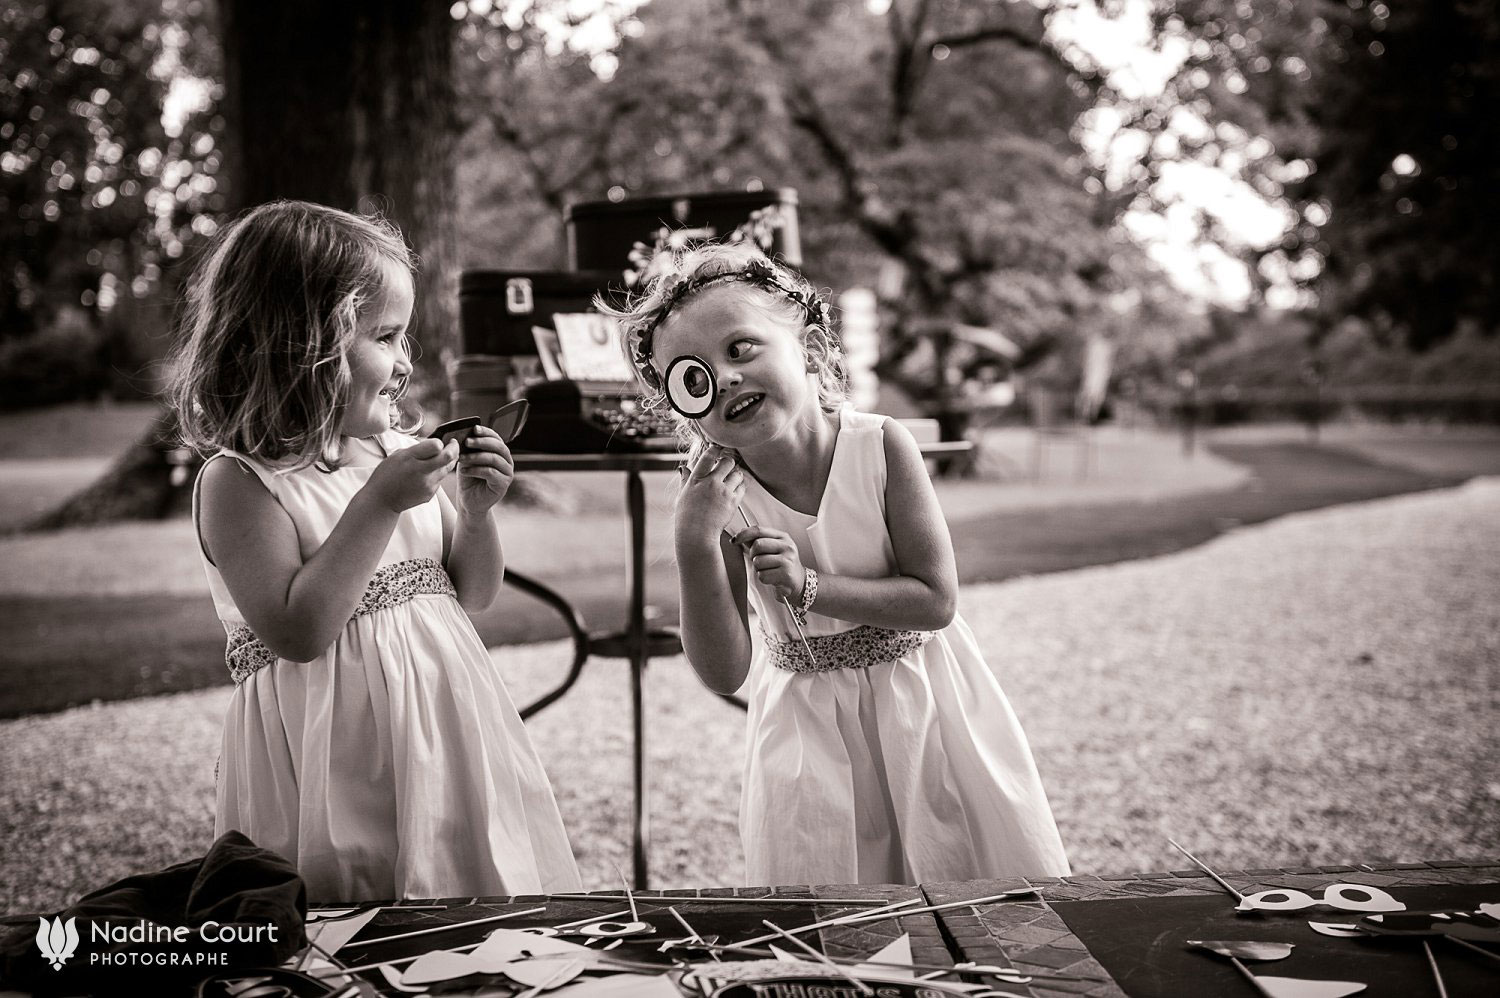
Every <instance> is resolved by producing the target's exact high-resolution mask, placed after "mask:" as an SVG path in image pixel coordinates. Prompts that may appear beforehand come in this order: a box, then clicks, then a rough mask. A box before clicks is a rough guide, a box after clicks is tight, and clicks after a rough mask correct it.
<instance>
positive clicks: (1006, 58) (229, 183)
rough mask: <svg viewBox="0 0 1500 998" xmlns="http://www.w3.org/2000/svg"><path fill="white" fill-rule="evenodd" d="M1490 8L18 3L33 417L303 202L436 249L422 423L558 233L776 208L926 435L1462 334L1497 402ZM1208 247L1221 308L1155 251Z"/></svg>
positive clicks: (122, 375)
mask: <svg viewBox="0 0 1500 998" xmlns="http://www.w3.org/2000/svg"><path fill="white" fill-rule="evenodd" d="M1492 7H1493V5H1492V4H1485V3H1481V2H1479V0H1421V2H1416V3H1411V4H1406V5H1402V6H1401V9H1400V10H1399V11H1395V9H1394V8H1392V7H1388V6H1387V5H1386V4H1385V3H1382V2H1379V0H1376V2H1367V0H1306V2H1303V0H1297V2H1293V0H1161V2H1157V3H1153V4H1151V5H1149V7H1148V6H1146V5H1143V4H1142V3H1140V2H1137V0H863V2H855V0H715V2H711V3H703V2H694V0H654V2H650V3H645V2H642V0H593V2H587V3H585V2H580V0H510V2H504V3H496V2H494V0H466V2H463V3H454V4H452V5H446V4H441V3H431V2H424V0H372V2H370V3H365V4H352V3H327V4H307V3H301V4H298V3H293V2H290V0H270V2H254V0H122V2H106V0H0V23H3V24H4V26H5V31H4V32H3V38H0V115H3V118H0V198H3V199H4V206H5V208H6V210H5V211H4V212H0V254H3V256H4V260H3V264H4V266H3V269H0V317H3V325H0V376H3V377H4V381H5V384H6V392H5V402H4V404H6V405H19V404H32V403H36V402H40V401H44V398H43V397H42V395H38V394H37V392H38V391H41V389H42V386H44V385H48V384H51V385H53V386H54V387H50V388H46V389H45V391H44V392H43V393H42V394H43V395H45V398H46V399H57V398H62V397H74V398H78V397H94V396H97V395H98V394H99V393H101V392H105V393H108V394H114V395H120V394H128V393H129V392H131V391H146V390H149V389H150V388H151V387H152V386H153V383H154V382H153V378H151V377H150V376H149V372H150V368H149V362H150V361H152V360H154V359H156V358H158V357H159V356H160V354H161V352H162V349H163V348H164V346H165V342H166V336H165V333H166V330H167V329H168V327H169V322H168V319H169V313H170V302H171V301H172V299H173V295H174V293H175V287H176V282H177V281H178V280H180V278H181V276H182V274H183V270H184V268H183V266H182V264H183V263H184V262H185V261H187V260H188V259H189V258H190V256H191V250H192V247H193V245H194V242H195V240H197V239H200V238H201V237H202V236H204V235H207V234H210V233H212V232H213V231H214V230H215V229H216V227H217V225H218V224H220V223H221V222H222V221H223V220H224V219H225V218H227V217H228V213H229V212H231V211H233V210H234V209H235V208H237V207H238V206H242V205H249V204H253V203H258V202H260V201H264V200H266V199H268V198H272V197H280V196H290V197H306V198H311V199H315V200H319V201H324V202H326V203H330V204H336V205H341V206H344V207H349V208H361V209H367V210H370V209H373V210H379V211H382V212H383V213H385V214H387V215H388V216H390V217H391V218H392V219H393V220H394V221H396V222H397V224H399V225H401V226H402V228H403V229H404V230H405V231H406V232H407V233H408V235H409V236H410V238H411V239H412V241H413V243H414V245H415V247H416V249H417V251H418V253H419V255H420V256H421V257H422V260H423V269H422V276H421V278H420V280H421V286H420V288H419V306H418V308H419V316H418V320H417V325H418V328H417V336H418V338H419V339H420V340H421V342H422V343H424V344H425V346H426V348H427V349H426V354H425V356H424V358H423V359H422V374H423V380H424V381H425V384H426V386H427V388H428V391H429V392H430V393H431V394H432V395H433V396H440V395H441V384H442V381H441V361H442V360H443V359H445V358H446V357H447V356H448V355H449V354H450V353H451V352H452V350H453V349H454V348H455V346H456V322H455V320H454V313H455V310H456V295H455V294H454V280H453V279H454V276H455V274H456V272H457V271H458V270H459V269H461V268H469V267H482V268H515V269H521V268H525V269H556V268H561V267H563V266H565V253H564V247H565V233H564V229H563V222H562V210H563V208H564V207H565V206H566V205H567V204H568V203H570V202H577V201H585V200H595V199H599V198H601V197H609V198H612V199H623V198H630V197H639V196H647V195H654V194H662V193H683V192H691V191H703V190H744V189H747V188H748V189H752V190H753V189H758V188H761V187H783V186H785V187H792V188H795V189H796V190H797V191H798V193H799V201H800V207H799V214H800V216H801V221H802V225H801V230H802V234H803V248H804V257H805V260H806V269H807V270H808V272H809V274H810V276H811V277H812V278H813V279H814V280H815V281H816V282H818V283H820V284H823V285H826V286H829V287H831V288H833V289H834V290H835V291H842V290H843V289H845V288H849V287H853V286H865V287H869V288H872V289H873V290H874V291H875V292H876V293H877V296H878V301H879V306H880V310H881V315H882V343H881V356H880V362H879V370H880V372H881V374H882V375H883V377H884V378H885V379H886V381H887V383H892V384H897V385H899V386H901V387H902V388H904V389H905V390H906V393H907V394H908V395H909V396H910V397H911V398H912V400H913V401H914V402H915V403H916V404H917V405H918V406H926V407H928V408H929V409H933V410H938V411H942V410H944V409H948V410H962V408H963V403H964V401H965V399H966V398H967V397H969V396H970V395H971V394H973V393H974V392H975V389H976V388H977V387H982V386H983V385H984V384H985V383H986V381H987V380H988V379H990V378H992V377H993V376H994V374H995V372H996V371H997V370H999V371H1000V372H1001V373H1002V374H1004V373H1007V372H1009V371H1010V370H1012V369H1015V370H1018V371H1020V372H1021V374H1022V375H1023V376H1024V378H1025V379H1026V380H1027V381H1029V382H1031V383H1032V384H1041V385H1046V386H1050V387H1052V388H1058V389H1063V390H1067V389H1071V388H1072V387H1073V386H1075V385H1076V384H1077V382H1078V379H1079V372H1080V367H1081V358H1082V356H1084V354H1085V353H1087V352H1088V350H1089V349H1090V348H1089V347H1088V346H1087V344H1088V342H1089V341H1090V340H1091V339H1093V340H1097V339H1099V338H1103V339H1106V340H1108V341H1109V342H1110V343H1111V344H1112V351H1111V352H1112V354H1113V356H1114V357H1115V367H1116V380H1117V381H1121V380H1128V381H1131V382H1133V383H1137V384H1138V385H1140V386H1149V385H1152V384H1156V385H1162V386H1167V389H1168V390H1171V389H1170V386H1172V385H1173V384H1175V383H1176V379H1177V377H1178V376H1179V374H1180V372H1181V369H1182V368H1183V367H1191V366H1193V365H1195V364H1197V363H1199V362H1200V361H1203V362H1205V363H1206V362H1207V359H1208V358H1210V355H1213V356H1222V357H1245V358H1249V357H1257V358H1264V357H1266V356H1268V354H1267V353H1266V351H1265V350H1262V349H1260V348H1259V347H1258V346H1257V344H1261V345H1263V344H1267V343H1272V342H1274V343H1279V344H1281V346H1280V347H1279V348H1277V349H1278V350H1279V351H1280V352H1282V353H1286V352H1289V351H1292V350H1293V349H1294V346H1295V349H1297V350H1299V351H1300V353H1301V355H1302V356H1298V357H1296V358H1288V362H1287V364H1286V365H1285V375H1286V377H1287V379H1288V381H1289V383H1293V384H1297V383H1300V382H1299V381H1298V379H1299V378H1300V377H1301V374H1300V372H1301V371H1303V370H1304V367H1305V364H1306V363H1307V362H1308V358H1311V357H1314V356H1315V355H1319V351H1322V352H1324V353H1328V358H1324V360H1328V359H1331V358H1333V357H1334V356H1335V355H1336V356H1337V357H1338V358H1339V363H1341V364H1344V365H1345V366H1346V367H1347V368H1348V369H1363V370H1368V371H1372V372H1373V371H1376V370H1385V371H1391V370H1394V369H1396V368H1397V367H1400V366H1401V365H1403V364H1404V365H1405V367H1404V368H1402V369H1403V370H1405V371H1406V372H1407V373H1408V374H1410V372H1412V371H1414V370H1415V361H1413V360H1411V355H1409V354H1405V353H1401V352H1400V351H1406V350H1408V349H1409V347H1410V346H1415V347H1426V346H1429V345H1430V344H1433V343H1436V342H1438V341H1441V340H1445V339H1446V340H1447V341H1448V342H1450V343H1453V344H1459V345H1460V346H1455V347H1445V348H1444V350H1445V354H1444V356H1445V357H1446V359H1445V360H1443V361H1442V362H1441V363H1435V362H1434V363H1432V364H1427V365H1425V367H1424V368H1423V369H1424V371H1426V372H1427V373H1426V374H1423V375H1421V377H1423V378H1426V377H1432V376H1434V375H1433V374H1432V372H1433V371H1436V370H1446V371H1463V370H1470V371H1477V370H1487V368H1484V367H1483V365H1482V364H1475V363H1471V362H1467V361H1466V360H1465V358H1469V357H1471V356H1472V355H1473V354H1474V352H1475V351H1478V352H1479V353H1480V354H1483V353H1484V351H1485V350H1492V348H1493V344H1494V343H1495V342H1496V340H1497V338H1495V337H1493V336H1490V335H1489V334H1490V333H1492V332H1493V330H1494V328H1495V327H1496V316H1495V309H1496V307H1497V306H1496V294H1495V291H1494V274H1495V273H1496V272H1497V267H1496V264H1497V260H1496V258H1495V254H1496V249H1495V246H1494V243H1493V240H1492V239H1491V238H1490V237H1489V231H1490V230H1491V229H1492V228H1494V223H1495V222H1496V221H1497V219H1496V218H1495V213H1496V211H1497V210H1500V209H1497V207H1496V204H1497V202H1496V199H1494V198H1492V197H1488V196H1487V195H1488V192H1489V191H1490V190H1491V189H1492V188H1493V187H1494V186H1495V185H1494V183H1493V181H1494V180H1496V179H1497V178H1495V176H1494V173H1495V171H1496V170H1497V169H1500V167H1497V166H1496V163H1497V162H1500V157H1497V155H1496V154H1497V150H1496V148H1495V146H1496V141H1495V129H1496V127H1497V126H1496V124H1495V115H1494V114H1493V108H1494V107H1495V106H1496V102H1495V93H1494V86H1495V82H1494V73H1493V67H1494V66H1495V65H1497V64H1500V60H1497V59H1496V55H1497V53H1496V33H1497V26H1496V21H1497V18H1496V17H1495V15H1494V11H1493V9H1492ZM1101 12H1102V14H1103V15H1104V17H1105V18H1115V19H1114V20H1109V19H1101V18H1100V14H1101ZM1111 53H1112V54H1111ZM1141 67H1145V68H1146V70H1151V71H1153V72H1154V71H1155V70H1157V69H1159V70H1161V73H1160V77H1159V78H1157V79H1146V78H1145V77H1149V76H1150V75H1151V73H1150V72H1144V75H1143V71H1142V69H1141ZM1153 67H1154V69H1153ZM1132 81H1134V82H1132ZM1205 191H1207V192H1208V195H1209V196H1206V195H1205ZM1220 195H1222V196H1220ZM1215 197H1218V201H1219V202H1224V203H1227V202H1229V201H1232V200H1233V201H1236V203H1237V204H1238V206H1239V207H1241V208H1242V207H1244V206H1245V205H1247V204H1253V205H1254V206H1255V207H1256V208H1257V210H1258V211H1259V213H1260V214H1259V222H1258V226H1259V227H1258V228H1256V229H1254V230H1253V231H1251V230H1247V229H1246V228H1245V227H1244V226H1243V225H1240V224H1237V223H1236V222H1235V220H1234V219H1233V218H1232V217H1231V216H1232V215H1233V214H1234V212H1232V211H1227V210H1220V209H1219V208H1218V207H1215V200H1214V199H1215ZM1184 229H1186V230H1191V232H1192V233H1193V234H1194V236H1195V237H1196V242H1195V243H1194V245H1195V247H1196V252H1198V253H1199V254H1200V257H1201V258H1202V259H1207V260H1208V261H1209V264H1208V265H1207V266H1208V269H1209V270H1210V271H1212V273H1211V274H1210V275H1209V276H1210V280H1209V281H1208V282H1207V283H1205V282H1204V281H1202V280H1199V281H1198V282H1197V285H1196V289H1195V290H1184V287H1185V286H1186V285H1185V284H1184V283H1183V281H1182V275H1181V273H1180V268H1175V269H1174V266H1173V265H1172V264H1171V261H1170V259H1169V257H1168V255H1166V254H1164V253H1163V252H1161V251H1160V246H1159V244H1157V243H1154V242H1153V240H1155V239H1157V238H1158V237H1160V236H1161V235H1162V233H1163V232H1165V231H1167V230H1184ZM1169 272H1170V278H1171V279H1169ZM1224 275H1230V276H1231V277H1233V280H1232V281H1229V282H1228V283H1231V284H1232V283H1234V282H1235V281H1238V282H1239V283H1241V284H1244V285H1245V287H1244V288H1243V289H1241V290H1240V291H1238V292H1236V293H1232V294H1226V293H1224V287H1222V286H1221V287H1219V288H1218V290H1217V291H1215V289H1214V282H1215V281H1217V282H1218V283H1219V284H1220V285H1224V284H1225V281H1226V278H1225V276H1224ZM1235 275H1238V276H1235ZM1205 288H1207V290H1206V291H1205V290H1204V289H1205ZM1308 309H1313V310H1314V311H1313V312H1312V313H1311V318H1312V320H1313V321H1309V322H1308V323H1307V324H1306V325H1305V326H1303V325H1298V324H1297V323H1296V322H1295V321H1289V317H1293V316H1295V314H1296V313H1298V312H1299V311H1303V310H1308ZM1351 324H1352V325H1351ZM1288 329H1297V330H1306V332H1305V333H1304V332H1298V333H1297V334H1296V335H1295V336H1289V335H1288V334H1287V333H1286V330H1288ZM1455 331H1457V335H1455ZM995 334H998V336H999V337H1001V338H1003V339H997V338H996V335H995ZM1240 340H1243V342H1238V341H1240ZM1324 342H1327V343H1329V344H1333V343H1335V342H1336V343H1337V344H1338V348H1337V350H1333V348H1332V347H1331V346H1330V347H1328V348H1326V349H1325V348H1324V347H1322V346H1320V344H1322V343H1324ZM997 343H1005V344H1007V345H1006V346H1005V347H1004V349H1003V350H1001V353H1002V354H1003V356H1001V355H1000V354H997V353H996V351H995V349H993V347H994V346H995V345H996V344H997ZM1398 346H1399V350H1398V349H1397V347H1398ZM1330 351H1331V352H1330ZM1382 351H1384V352H1382ZM1393 351H1396V352H1393ZM1274 352H1275V351H1273V353H1274ZM1376 353H1379V354H1380V357H1381V360H1380V362H1379V363H1371V364H1365V365H1361V364H1358V363H1354V361H1355V360H1356V359H1357V358H1359V357H1362V356H1365V355H1371V356H1373V355H1374V354H1376ZM1403 358H1404V359H1403ZM1321 362H1322V361H1320V363H1321ZM1247 363H1248V361H1247ZM1256 363H1257V364H1261V365H1262V366H1264V363H1265V362H1264V360H1258V361H1257V362H1256ZM1216 369H1217V370H1220V371H1221V372H1223V373H1222V376H1223V377H1225V378H1232V377H1233V371H1234V364H1233V363H1230V362H1226V363H1224V364H1218V365H1217V367H1216ZM143 371H144V372H146V374H145V375H142V373H141V372H143ZM1257 376H1258V375H1257ZM1411 376H1412V377H1416V375H1411ZM157 452H158V453H157V457H158V460H159V457H160V448H159V447H158V448H157ZM158 475H159V477H160V478H161V481H163V482H164V481H166V478H165V477H164V476H165V472H161V471H160V469H158ZM179 477H180V475H179ZM116 484H117V483H116ZM111 488H113V485H111ZM95 491H96V493H97V494H106V493H108V492H109V491H110V489H109V488H106V489H104V490H102V491H101V490H95ZM114 491H115V492H117V493H118V494H119V496H120V497H121V498H128V495H129V492H130V490H128V489H114ZM166 495H167V493H166V492H165V491H162V489H160V488H159V489H158V490H157V491H156V492H155V493H153V496H154V498H155V499H162V498H163V497H164V496H166ZM96 497H97V496H96ZM137 507H138V509H139V510H142V511H145V510H150V509H151V508H153V507H152V504H151V502H144V503H137ZM89 509H90V508H89V507H88V506H87V504H85V505H84V507H83V510H84V514H85V515H93V514H96V513H98V512H99V511H98V510H97V508H94V509H93V510H92V513H90V512H89Z"/></svg>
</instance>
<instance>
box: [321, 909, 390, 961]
mask: <svg viewBox="0 0 1500 998" xmlns="http://www.w3.org/2000/svg"><path fill="white" fill-rule="evenodd" d="M378 914H380V909H379V908H371V909H370V910H369V911H366V912H362V913H361V914H358V915H355V916H354V917H352V918H341V919H339V920H337V921H331V922H315V923H313V924H312V925H309V926H308V927H307V938H309V939H311V940H312V941H313V942H315V943H317V944H318V946H319V947H321V948H322V949H323V950H324V951H325V952H327V953H331V954H334V955H337V954H338V951H339V950H341V949H343V948H344V944H345V943H347V942H348V941H349V940H351V939H353V938H354V937H355V936H356V935H358V934H359V930H360V929H363V928H364V927H365V926H366V925H369V924H370V922H371V920H372V919H374V918H375V916H376V915H378ZM314 952H316V951H314Z"/></svg>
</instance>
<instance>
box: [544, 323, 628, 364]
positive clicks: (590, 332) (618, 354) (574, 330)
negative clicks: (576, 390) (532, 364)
mask: <svg viewBox="0 0 1500 998" xmlns="http://www.w3.org/2000/svg"><path fill="white" fill-rule="evenodd" d="M552 326H553V328H554V329H556V330H557V341H558V345H559V346H560V347H561V348H562V365H563V367H564V368H566V369H567V372H568V377H570V378H572V379H573V380H574V381H634V380H635V372H634V371H633V370H631V367H630V362H629V361H628V360H626V359H625V351H624V348H623V347H621V345H620V327H619V326H618V325H616V324H615V320H614V319H611V318H610V317H609V316H607V315H600V314H599V313H597V312H579V313H571V314H570V313H567V312H558V313H556V314H554V315H553V316H552Z"/></svg>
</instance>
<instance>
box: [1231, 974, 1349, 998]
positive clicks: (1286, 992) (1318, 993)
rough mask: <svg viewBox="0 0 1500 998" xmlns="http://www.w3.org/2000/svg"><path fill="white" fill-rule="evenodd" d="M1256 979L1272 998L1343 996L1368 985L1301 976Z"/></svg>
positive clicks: (1332, 997)
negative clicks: (1313, 979) (1310, 978)
mask: <svg viewBox="0 0 1500 998" xmlns="http://www.w3.org/2000/svg"><path fill="white" fill-rule="evenodd" d="M1255 981H1256V983H1257V984H1259V985H1260V986H1261V987H1263V988H1265V989H1266V991H1267V992H1269V993H1270V994H1271V998H1343V996H1344V995H1357V994H1359V993H1360V992H1361V991H1363V990H1364V989H1365V988H1366V987H1368V985H1365V984H1360V983H1359V982H1358V981H1309V980H1304V979H1303V978H1300V977H1262V976H1261V975H1259V974H1257V975H1255Z"/></svg>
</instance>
